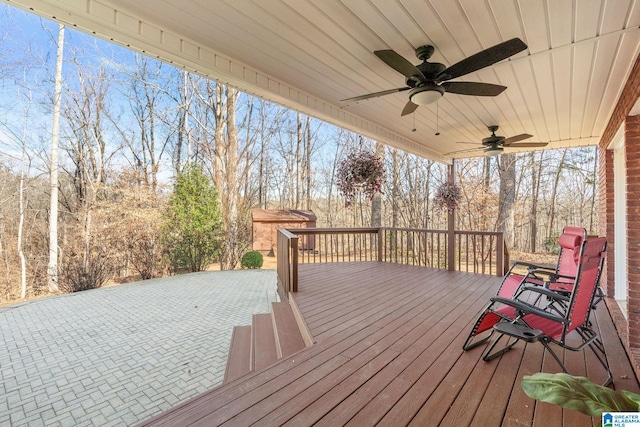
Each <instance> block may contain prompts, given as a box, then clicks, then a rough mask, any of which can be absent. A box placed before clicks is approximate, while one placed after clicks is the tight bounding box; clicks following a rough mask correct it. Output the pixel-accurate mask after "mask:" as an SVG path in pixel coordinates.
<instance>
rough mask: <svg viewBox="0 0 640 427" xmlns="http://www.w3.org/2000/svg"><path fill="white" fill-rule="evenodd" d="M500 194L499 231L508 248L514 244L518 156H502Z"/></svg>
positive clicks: (499, 163)
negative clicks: (502, 234)
mask: <svg viewBox="0 0 640 427" xmlns="http://www.w3.org/2000/svg"><path fill="white" fill-rule="evenodd" d="M498 170H499V171H500V193H499V194H498V204H499V205H500V206H499V210H498V226H497V229H498V231H502V232H503V233H504V241H505V243H506V244H507V247H509V248H513V243H514V206H515V200H516V192H515V188H516V155H515V154H511V153H509V154H502V155H501V156H500V160H499V162H498Z"/></svg>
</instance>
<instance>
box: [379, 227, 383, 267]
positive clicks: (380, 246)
mask: <svg viewBox="0 0 640 427" xmlns="http://www.w3.org/2000/svg"><path fill="white" fill-rule="evenodd" d="M383 244H384V230H383V229H382V227H380V228H378V262H379V261H382V245H383Z"/></svg>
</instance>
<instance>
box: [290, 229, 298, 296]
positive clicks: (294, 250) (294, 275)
mask: <svg viewBox="0 0 640 427" xmlns="http://www.w3.org/2000/svg"><path fill="white" fill-rule="evenodd" d="M289 241H290V242H291V247H290V250H291V252H290V254H291V276H290V282H289V283H290V286H291V292H298V236H295V237H292V238H291V239H290V240H289Z"/></svg>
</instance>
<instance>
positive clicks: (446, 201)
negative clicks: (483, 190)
mask: <svg viewBox="0 0 640 427" xmlns="http://www.w3.org/2000/svg"><path fill="white" fill-rule="evenodd" d="M460 199H462V191H461V190H460V187H458V186H457V185H456V184H455V183H453V182H448V181H447V182H445V183H444V184H442V185H441V186H440V187H439V188H438V190H437V191H436V197H435V198H434V202H435V204H436V206H437V207H438V208H440V209H446V210H447V211H448V212H453V210H454V209H455V208H457V207H458V203H459V202H460Z"/></svg>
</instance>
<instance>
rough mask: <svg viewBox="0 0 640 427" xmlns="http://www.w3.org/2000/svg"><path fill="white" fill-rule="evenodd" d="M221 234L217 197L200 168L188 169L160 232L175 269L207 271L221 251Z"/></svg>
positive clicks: (191, 167)
mask: <svg viewBox="0 0 640 427" xmlns="http://www.w3.org/2000/svg"><path fill="white" fill-rule="evenodd" d="M221 230H222V217H221V213H220V206H219V202H218V194H217V192H216V190H215V189H214V188H213V186H212V184H211V181H210V179H209V178H208V177H207V176H206V175H205V174H204V172H203V171H202V169H201V168H199V167H198V166H195V165H192V166H189V167H188V168H187V170H186V171H185V172H183V173H181V174H180V175H179V176H178V178H177V180H176V184H175V189H174V192H173V194H172V195H171V197H170V199H169V206H168V208H167V211H166V213H165V214H164V218H163V224H162V228H161V236H162V242H163V244H164V247H165V251H166V254H167V257H168V259H169V263H170V264H171V267H172V269H173V270H174V271H182V270H187V271H190V272H196V271H202V270H204V269H205V268H206V267H207V266H208V265H209V263H210V262H211V261H213V259H214V258H215V257H216V256H217V255H218V253H219V251H220V241H219V235H220V233H221Z"/></svg>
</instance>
